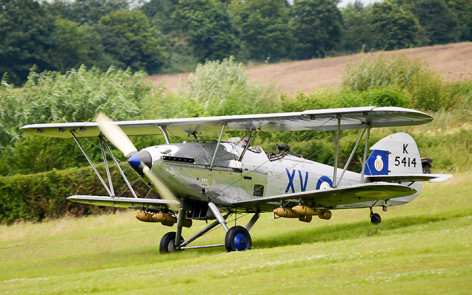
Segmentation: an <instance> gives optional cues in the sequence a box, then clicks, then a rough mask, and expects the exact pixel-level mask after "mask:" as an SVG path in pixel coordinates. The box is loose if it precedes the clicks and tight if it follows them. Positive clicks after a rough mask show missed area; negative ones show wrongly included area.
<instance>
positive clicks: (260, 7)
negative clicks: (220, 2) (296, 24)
mask: <svg viewBox="0 0 472 295" xmlns="http://www.w3.org/2000/svg"><path fill="white" fill-rule="evenodd" d="M228 10H229V13H230V15H231V18H232V19H233V21H234V23H235V24H236V26H237V27H238V28H239V30H240V36H241V40H242V41H243V43H244V44H243V45H242V46H243V47H244V50H246V51H247V58H250V59H256V60H268V59H270V60H280V59H282V58H287V57H288V56H289V54H290V52H291V47H292V43H293V38H292V36H291V30H290V27H289V20H290V9H289V6H288V4H287V1H286V0H235V1H232V2H231V4H230V5H229V7H228Z"/></svg>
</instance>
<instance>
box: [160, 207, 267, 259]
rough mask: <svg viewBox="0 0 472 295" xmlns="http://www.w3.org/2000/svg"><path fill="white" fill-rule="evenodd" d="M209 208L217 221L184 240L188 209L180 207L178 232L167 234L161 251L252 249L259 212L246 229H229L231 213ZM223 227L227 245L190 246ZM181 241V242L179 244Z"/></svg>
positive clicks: (163, 238) (240, 227) (237, 227)
mask: <svg viewBox="0 0 472 295" xmlns="http://www.w3.org/2000/svg"><path fill="white" fill-rule="evenodd" d="M208 208H210V210H211V211H212V212H213V215H214V216H215V217H216V220H215V221H214V222H213V223H211V224H210V225H208V226H207V227H205V228H204V229H202V230H200V231H199V232H198V233H196V234H195V235H193V236H192V237H190V238H189V239H187V240H184V238H183V237H182V225H183V221H184V219H185V214H186V209H185V208H184V206H183V204H181V206H180V210H179V213H178V216H177V231H176V232H168V233H167V234H165V235H164V236H163V237H162V239H161V242H160V245H159V251H160V252H161V253H172V252H175V251H180V250H184V249H198V248H210V247H220V246H225V247H226V250H227V251H228V252H231V251H244V250H249V249H251V246H252V239H251V235H250V234H249V231H250V230H251V228H252V227H253V226H254V224H255V223H256V221H257V220H258V219H259V212H256V213H255V214H254V216H253V217H252V218H251V220H250V221H249V223H248V224H247V225H246V227H242V226H233V227H231V228H229V229H228V226H227V223H226V218H228V217H229V216H230V215H231V212H228V213H227V214H225V215H224V216H223V215H221V213H220V211H219V210H218V208H217V207H216V206H215V205H214V204H213V203H211V202H210V203H209V204H208ZM218 225H221V226H222V227H223V228H224V230H225V231H226V236H225V243H224V244H216V245H206V246H188V244H190V243H191V242H193V241H195V240H196V239H197V238H199V237H201V236H203V235H204V234H205V233H207V232H209V231H210V230H211V229H213V228H214V227H216V226H218ZM177 241H179V242H177Z"/></svg>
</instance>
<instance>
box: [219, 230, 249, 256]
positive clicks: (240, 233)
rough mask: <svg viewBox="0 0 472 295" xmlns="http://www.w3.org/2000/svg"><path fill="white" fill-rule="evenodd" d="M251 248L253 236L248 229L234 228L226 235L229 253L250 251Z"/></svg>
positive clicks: (226, 245)
mask: <svg viewBox="0 0 472 295" xmlns="http://www.w3.org/2000/svg"><path fill="white" fill-rule="evenodd" d="M251 246H252V240H251V235H250V234H249V232H248V231H247V229H246V228H244V227H242V226H233V227H232V228H230V229H229V230H228V232H227V233H226V237H225V247H226V250H227V251H228V252H231V251H244V250H249V249H251Z"/></svg>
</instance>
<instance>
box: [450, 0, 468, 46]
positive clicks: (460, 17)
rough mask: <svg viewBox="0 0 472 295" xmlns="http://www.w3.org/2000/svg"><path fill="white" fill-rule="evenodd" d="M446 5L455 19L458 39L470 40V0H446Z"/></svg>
mask: <svg viewBox="0 0 472 295" xmlns="http://www.w3.org/2000/svg"><path fill="white" fill-rule="evenodd" d="M446 5H447V6H448V8H449V9H450V10H451V12H452V13H453V14H454V17H455V19H456V21H457V27H458V32H459V40H460V41H472V18H471V17H470V16H471V15H472V1H470V0H446Z"/></svg>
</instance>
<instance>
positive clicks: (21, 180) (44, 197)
mask: <svg viewBox="0 0 472 295" xmlns="http://www.w3.org/2000/svg"><path fill="white" fill-rule="evenodd" d="M98 170H99V171H100V172H101V174H102V176H104V175H105V174H104V168H103V167H98ZM111 174H112V179H113V180H114V187H115V192H116V194H117V195H119V194H121V193H122V195H121V196H123V197H132V196H131V193H130V192H129V191H128V190H126V186H125V184H124V181H123V180H122V178H121V177H120V175H119V172H118V171H117V170H116V169H112V171H111ZM127 174H130V176H131V177H130V176H128V177H129V178H130V181H131V182H133V181H134V178H137V175H135V173H127ZM105 179H106V177H105ZM134 186H135V189H137V191H138V193H139V194H145V193H146V191H147V189H146V186H145V184H144V183H143V182H142V181H137V182H136V183H135V185H134ZM77 194H78V195H81V194H82V195H104V196H106V195H107V192H106V190H105V189H104V188H103V186H102V184H101V182H100V180H99V179H98V177H97V176H96V175H95V173H94V172H93V170H92V169H91V168H90V167H87V168H73V169H67V170H61V171H59V170H53V171H49V172H44V173H38V174H30V175H14V176H5V177H0V196H1V198H0V223H7V224H12V223H13V222H15V221H17V220H23V221H33V222H39V221H42V220H44V219H48V218H59V217H62V216H64V215H66V214H68V213H71V214H74V215H76V216H82V215H89V214H97V213H103V212H109V211H113V210H114V209H113V208H105V207H96V206H88V205H83V204H76V203H71V202H68V201H67V200H66V198H67V197H68V196H71V195H77Z"/></svg>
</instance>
